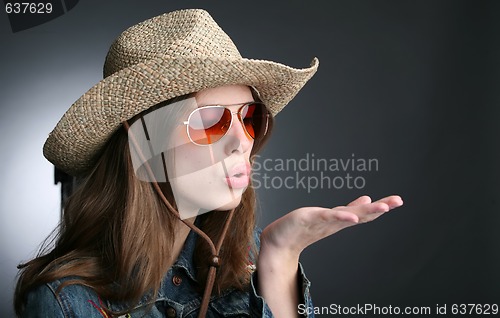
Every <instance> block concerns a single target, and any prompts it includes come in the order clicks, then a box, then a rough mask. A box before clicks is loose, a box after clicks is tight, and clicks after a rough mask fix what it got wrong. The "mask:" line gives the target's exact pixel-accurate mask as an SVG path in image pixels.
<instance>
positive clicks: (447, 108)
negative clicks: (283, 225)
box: [0, 0, 500, 317]
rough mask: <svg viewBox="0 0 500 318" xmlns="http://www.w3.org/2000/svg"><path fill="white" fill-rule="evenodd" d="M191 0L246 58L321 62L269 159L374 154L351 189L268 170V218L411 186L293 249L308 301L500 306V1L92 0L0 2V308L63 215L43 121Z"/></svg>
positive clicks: (283, 122) (6, 309)
mask: <svg viewBox="0 0 500 318" xmlns="http://www.w3.org/2000/svg"><path fill="white" fill-rule="evenodd" d="M196 7H201V8H205V9H207V10H208V11H209V12H210V13H211V14H212V15H213V17H214V18H215V20H216V21H217V22H218V23H219V24H220V25H221V27H222V28H223V29H224V30H225V31H226V32H227V33H228V34H229V35H230V36H231V37H232V39H233V40H234V42H235V43H236V45H237V46H238V48H239V49H240V51H241V53H242V55H243V56H245V57H252V58H262V59H270V60H274V61H279V62H282V63H285V64H288V65H291V66H295V67H304V66H307V65H308V64H309V62H310V61H311V59H312V58H313V57H314V56H317V57H319V59H320V68H319V71H318V73H317V74H316V76H315V77H314V78H313V79H312V80H311V81H310V82H309V83H308V84H307V85H306V87H305V88H304V89H303V90H302V91H301V93H300V94H299V95H298V96H297V97H296V98H295V99H294V100H293V101H292V102H291V103H290V104H289V106H287V107H286V108H285V110H284V111H283V112H282V113H280V114H279V116H278V117H277V120H276V129H275V131H274V135H273V138H272V140H271V142H270V143H269V144H268V146H267V148H266V150H265V151H264V153H263V154H262V158H261V159H260V161H261V162H262V161H263V159H265V158H269V159H272V160H273V162H274V163H276V162H278V160H280V159H283V160H286V159H295V160H297V161H298V160H300V159H302V158H307V156H309V157H311V156H312V155H313V154H314V157H315V158H324V159H327V160H330V159H339V160H340V159H343V160H344V161H345V160H346V159H349V158H351V159H352V158H353V157H354V158H357V159H370V158H371V159H377V161H378V169H377V170H372V171H371V172H362V171H357V170H356V169H355V171H347V172H350V174H351V176H354V177H362V178H363V180H364V181H365V182H364V186H363V187H362V188H361V189H356V188H353V189H349V188H347V185H344V187H340V188H339V189H335V188H332V187H330V189H328V188H327V187H325V186H324V187H323V188H320V187H318V188H317V189H314V190H311V191H309V192H310V193H308V191H307V189H305V188H304V187H303V186H301V185H300V183H299V186H298V187H297V186H294V187H291V189H287V188H285V187H281V188H280V187H279V180H284V178H286V177H292V178H296V176H297V174H296V173H297V172H296V171H291V170H289V171H269V172H266V171H263V170H262V171H261V174H263V173H264V172H266V173H267V175H268V176H269V177H271V176H274V177H275V179H274V180H275V181H274V186H273V184H271V185H270V186H268V188H265V187H264V185H263V184H261V187H260V189H259V190H258V192H259V198H260V206H261V211H260V212H259V214H260V224H261V225H262V226H265V225H266V224H268V223H270V222H271V221H272V220H274V219H276V218H278V217H280V216H281V215H283V214H285V213H286V212H288V211H291V210H293V209H295V208H298V207H301V206H311V205H315V206H326V207H333V206H337V205H344V204H346V203H348V202H349V201H351V200H353V199H354V198H356V197H358V196H360V195H363V194H368V195H371V196H372V197H373V198H379V197H381V196H385V195H389V194H400V195H401V196H402V197H403V199H404V201H405V206H404V207H402V208H400V209H398V210H396V211H393V212H390V213H389V214H386V215H385V216H383V217H381V218H380V219H378V220H377V221H375V222H373V223H371V224H364V225H361V226H357V227H354V228H349V229H346V230H344V231H342V232H340V233H338V234H337V235H334V236H333V237H330V238H327V239H325V240H323V241H320V242H318V243H317V244H315V245H314V246H311V247H310V248H309V249H307V250H306V251H305V252H304V253H303V255H302V259H301V261H302V263H303V265H304V267H305V269H306V272H307V275H308V277H309V278H310V280H311V281H312V284H313V285H312V294H313V299H314V301H315V304H316V305H318V306H328V305H330V304H339V305H342V306H347V305H352V304H358V303H359V304H365V303H372V304H376V305H378V306H388V305H392V306H404V305H415V306H416V305H419V306H430V307H432V308H435V306H436V305H437V304H440V305H442V304H448V306H451V305H452V304H455V303H481V304H485V303H500V274H499V268H500V231H499V229H498V228H499V225H500V215H499V212H500V211H499V201H498V200H499V199H498V198H499V194H500V193H499V192H500V191H499V190H500V189H499V181H498V179H499V177H500V175H499V165H498V163H499V159H500V158H499V157H500V156H499V136H500V128H499V126H500V125H499V119H500V116H499V113H500V107H499V106H500V89H499V88H500V86H499V83H500V2H499V1H347V0H346V1H308V2H306V1H273V2H271V1H260V0H259V1H249V2H248V1H247V2H236V1H226V2H224V3H222V2H220V1H219V2H215V1H211V2H208V1H166V0H163V1H160V0H144V1H137V0H136V1H118V0H114V1H97V0H94V1H81V2H80V3H78V4H77V5H76V6H75V7H74V8H73V9H72V10H70V11H68V12H67V13H66V14H64V15H62V16H60V17H58V18H57V19H54V20H52V21H50V22H47V23H45V24H42V25H40V26H37V27H34V28H31V29H28V30H25V31H21V32H16V33H13V32H12V31H11V28H10V25H9V20H8V18H7V15H6V14H5V12H2V13H0V47H1V50H0V63H1V65H0V70H1V82H0V105H1V114H0V143H1V144H0V145H1V150H0V164H1V168H0V212H1V214H0V218H1V219H0V236H1V242H2V244H1V251H0V275H1V276H0V282H1V283H0V284H1V285H0V293H1V297H0V316H1V317H10V316H12V315H13V314H12V310H11V300H12V292H13V286H14V279H15V275H16V268H15V266H16V265H17V264H18V263H19V262H21V261H23V260H27V259H29V258H30V257H32V256H33V255H34V253H35V251H36V250H37V247H38V245H39V243H40V242H41V241H42V240H43V239H44V238H45V237H46V236H47V235H48V234H49V233H50V231H51V230H52V229H53V228H54V226H55V225H56V224H57V222H58V218H59V191H60V190H59V186H55V185H53V168H52V166H51V164H49V163H48V162H47V161H46V160H45V159H44V157H43V155H42V145H43V143H44V141H45V138H46V136H47V134H48V133H49V132H50V131H51V129H52V128H53V127H54V126H55V124H56V123H57V121H58V120H59V118H60V117H61V116H62V114H63V113H64V111H65V110H66V109H67V108H68V107H69V105H70V104H71V103H72V102H73V101H75V100H76V99H77V98H78V97H79V96H80V95H81V94H83V93H84V92H85V91H86V90H87V89H88V88H90V87H91V86H92V85H93V84H94V83H96V82H97V81H99V80H100V79H101V76H102V75H101V74H102V65H103V61H104V57H105V55H106V52H107V49H108V47H109V45H110V44H111V42H112V41H113V39H114V38H115V37H116V36H117V35H118V34H119V33H120V32H121V31H123V30H124V29H126V28H127V27H128V26H131V25H133V24H135V23H137V22H140V21H142V20H145V19H147V18H149V17H152V16H155V15H158V14H161V13H163V12H167V11H171V10H174V9H179V8H196ZM2 10H3V9H2ZM273 170H276V169H273ZM298 172H299V173H300V175H301V176H304V177H312V178H314V177H316V178H318V177H319V176H320V173H321V171H311V168H309V170H308V171H298ZM323 172H324V175H327V176H328V177H329V178H330V179H333V178H335V177H345V175H346V171H338V172H332V171H323ZM280 178H281V179H280ZM276 180H277V181H276ZM289 180H290V179H289ZM359 180H361V179H358V182H360V181H359ZM268 181H269V180H268ZM337 182H339V181H338V180H337ZM268 185H269V184H268ZM289 185H290V183H289ZM338 185H339V183H337V186H338ZM358 185H360V183H358ZM289 188H290V187H289ZM320 317H321V316H320Z"/></svg>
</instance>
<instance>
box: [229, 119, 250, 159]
mask: <svg viewBox="0 0 500 318" xmlns="http://www.w3.org/2000/svg"><path fill="white" fill-rule="evenodd" d="M225 138H226V139H227V143H226V153H227V154H228V155H230V154H232V153H234V152H240V153H246V152H247V151H250V150H251V149H252V146H253V138H252V137H250V136H249V135H248V133H247V132H246V130H245V127H243V123H242V122H241V120H240V118H239V116H238V114H237V113H233V123H232V125H231V128H230V129H229V130H228V132H227V135H226V136H225Z"/></svg>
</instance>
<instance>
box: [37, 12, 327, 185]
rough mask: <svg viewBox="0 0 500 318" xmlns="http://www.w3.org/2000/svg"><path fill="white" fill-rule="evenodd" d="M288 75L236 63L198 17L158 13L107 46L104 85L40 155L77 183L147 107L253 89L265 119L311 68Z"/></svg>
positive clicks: (83, 100)
mask: <svg viewBox="0 0 500 318" xmlns="http://www.w3.org/2000/svg"><path fill="white" fill-rule="evenodd" d="M318 64H319V62H318V60H317V59H316V58H315V59H314V60H313V61H312V63H311V66H310V67H308V68H304V69H295V68H291V67H289V66H286V65H283V64H279V63H275V62H271V61H265V60H252V59H246V58H242V57H241V55H240V53H239V52H238V49H237V48H236V46H235V45H234V43H233V42H232V41H231V39H230V38H229V36H228V35H227V34H226V33H225V32H224V31H223V30H222V29H221V28H220V27H219V26H218V25H217V23H216V22H215V21H214V20H213V19H212V17H211V16H210V15H209V14H208V13H207V12H206V11H204V10H199V9H189V10H181V11H175V12H171V13H166V14H163V15H160V16H158V17H154V18H152V19H149V20H146V21H144V22H142V23H139V24H137V25H135V26H132V27H130V28H129V29H127V30H126V31H124V32H123V33H122V34H121V35H120V36H119V37H118V38H117V39H116V40H115V41H114V42H113V44H112V45H111V48H110V49H109V52H108V55H107V57H106V61H105V65H104V79H103V80H102V81H100V82H99V83H97V84H96V85H95V86H93V87H92V88H91V89H90V90H88V91H87V92H86V93H85V94H84V95H83V96H81V97H80V98H79V99H78V100H77V101H76V102H75V103H74V104H73V105H72V106H71V107H70V109H69V110H68V111H67V112H66V113H65V114H64V115H63V117H62V118H61V120H60V121H59V123H58V124H57V126H56V127H55V128H54V130H53V131H52V132H51V133H50V135H49V137H48V138H47V141H46V142H45V145H44V149H43V151H44V155H45V157H46V158H47V159H48V160H49V161H50V162H52V163H53V164H54V165H55V166H57V167H58V168H60V169H61V170H63V171H65V172H67V173H69V174H71V175H82V174H84V173H85V172H86V171H88V170H89V169H90V168H91V167H92V166H93V165H94V164H95V161H96V159H97V158H96V157H97V156H98V154H99V153H100V151H101V149H102V147H104V145H105V144H106V142H107V140H108V139H109V137H110V136H111V135H112V134H113V132H114V131H115V130H116V129H118V128H119V127H120V125H121V123H122V122H123V121H125V120H128V119H130V118H131V117H133V116H135V115H136V114H138V113H140V112H142V111H144V110H146V109H148V108H149V107H151V106H153V105H155V104H157V103H159V102H162V101H165V100H168V99H171V98H174V97H177V96H181V95H185V94H189V93H194V92H198V91H200V90H202V89H205V88H211V87H217V86H223V85H230V84H242V85H248V86H253V87H255V88H256V89H257V91H258V92H259V94H260V97H261V98H262V101H263V102H264V103H265V104H266V106H267V107H268V109H269V110H270V111H271V113H272V114H273V115H276V114H277V113H278V112H279V111H281V110H282V109H283V107H285V106H286V105H287V104H288V102H290V100H292V98H293V97H294V96H295V95H296V94H297V93H298V92H299V90H300V89H301V88H302V87H303V86H304V85H305V83H306V82H307V81H308V80H309V79H310V78H311V77H312V76H313V75H314V73H315V72H316V70H317V68H318Z"/></svg>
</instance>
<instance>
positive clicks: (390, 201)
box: [375, 195, 403, 209]
mask: <svg viewBox="0 0 500 318" xmlns="http://www.w3.org/2000/svg"><path fill="white" fill-rule="evenodd" d="M375 202H382V203H385V204H387V205H388V206H389V208H390V209H395V208H397V207H400V206H402V205H403V199H401V197H400V196H399V195H391V196H388V197H385V198H382V199H380V200H377V201H375Z"/></svg>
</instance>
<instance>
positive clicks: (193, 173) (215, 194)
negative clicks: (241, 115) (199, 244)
mask: <svg viewBox="0 0 500 318" xmlns="http://www.w3.org/2000/svg"><path fill="white" fill-rule="evenodd" d="M253 100H254V99H253V96H252V93H251V90H250V88H249V87H247V86H242V85H231V86H221V87H216V88H210V89H206V90H203V91H200V92H198V93H197V94H196V95H195V98H194V99H192V101H193V102H190V103H186V104H187V106H186V107H189V108H190V109H189V111H188V112H187V113H190V112H191V111H192V110H194V109H196V108H199V107H204V106H210V105H222V106H226V107H227V108H228V109H230V110H231V112H233V122H232V125H231V128H230V129H229V130H228V131H227V133H226V135H224V137H222V139H220V140H219V141H217V142H216V143H213V144H210V145H206V146H199V145H196V144H194V143H192V142H191V141H190V140H189V137H188V135H187V130H186V125H185V124H180V125H179V126H178V127H176V128H175V129H174V132H173V134H172V139H171V140H170V144H171V146H173V147H172V148H171V150H172V153H171V154H170V157H171V160H169V161H170V164H168V169H167V171H168V178H169V181H170V185H171V187H172V191H173V194H174V198H175V201H176V204H177V207H178V210H179V213H180V215H181V218H182V219H185V218H190V217H193V216H196V215H199V214H202V213H205V212H208V211H212V210H229V209H232V208H234V207H236V206H237V205H238V204H239V203H240V201H241V197H242V194H243V192H244V191H245V189H246V187H247V186H248V183H249V178H250V152H251V150H252V147H253V139H252V138H251V137H250V136H248V134H247V133H246V132H245V130H244V128H243V126H242V123H241V121H240V120H239V119H238V116H237V115H236V112H237V111H238V110H239V109H240V107H241V104H244V103H248V102H252V101H253ZM229 105H232V106H229ZM167 107H168V106H167ZM186 120H187V116H186V118H182V121H186Z"/></svg>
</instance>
